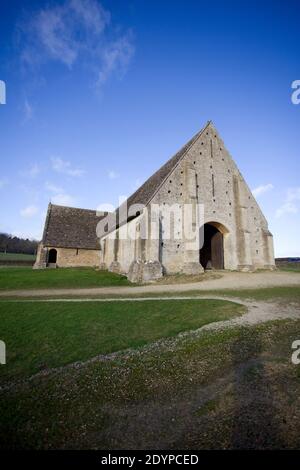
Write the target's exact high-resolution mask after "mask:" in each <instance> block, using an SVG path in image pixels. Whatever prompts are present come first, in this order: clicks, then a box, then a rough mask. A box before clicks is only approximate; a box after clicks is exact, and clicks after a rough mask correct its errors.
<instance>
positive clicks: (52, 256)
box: [48, 248, 57, 264]
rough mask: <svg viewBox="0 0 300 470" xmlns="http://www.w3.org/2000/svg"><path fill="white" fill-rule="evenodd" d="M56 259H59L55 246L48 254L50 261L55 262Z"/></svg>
mask: <svg viewBox="0 0 300 470" xmlns="http://www.w3.org/2000/svg"><path fill="white" fill-rule="evenodd" d="M56 260H57V250H56V249H55V248H51V250H49V254H48V263H53V264H55V263H56Z"/></svg>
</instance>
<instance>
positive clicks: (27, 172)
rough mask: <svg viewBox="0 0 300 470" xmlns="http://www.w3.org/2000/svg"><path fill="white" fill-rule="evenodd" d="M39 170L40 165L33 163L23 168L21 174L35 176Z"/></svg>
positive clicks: (29, 176)
mask: <svg viewBox="0 0 300 470" xmlns="http://www.w3.org/2000/svg"><path fill="white" fill-rule="evenodd" d="M40 172H41V168H40V166H39V165H38V164H37V163H33V164H32V165H30V167H29V168H28V169H27V170H23V171H22V172H21V175H22V176H25V177H28V178H35V177H36V176H37V175H38V174H40Z"/></svg>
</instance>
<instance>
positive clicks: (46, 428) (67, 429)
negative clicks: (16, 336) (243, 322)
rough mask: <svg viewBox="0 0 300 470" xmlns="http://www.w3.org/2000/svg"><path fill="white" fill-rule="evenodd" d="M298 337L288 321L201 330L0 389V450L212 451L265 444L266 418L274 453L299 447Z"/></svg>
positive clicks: (296, 324)
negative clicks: (238, 443) (240, 442)
mask: <svg viewBox="0 0 300 470" xmlns="http://www.w3.org/2000/svg"><path fill="white" fill-rule="evenodd" d="M299 331H300V321H292V320H289V321H276V322H268V323H266V324H263V325H256V326H252V327H239V328H238V327H236V328H233V329H230V330H229V329H227V330H220V331H218V330H217V331H206V332H205V331H203V332H202V334H201V335H199V336H194V335H190V336H188V337H184V338H181V339H180V340H179V341H178V343H177V344H176V347H174V348H169V347H168V346H165V347H161V348H149V349H148V350H147V351H146V352H145V353H144V354H135V355H132V356H130V355H118V356H117V357H116V358H114V359H112V360H111V361H97V362H94V363H90V364H87V365H86V366H85V367H83V368H79V369H69V370H62V371H60V372H57V373H55V374H50V375H49V376H47V377H36V378H34V379H33V380H32V381H30V382H27V383H26V384H20V385H19V386H15V387H13V388H11V389H8V390H6V391H5V390H3V391H2V392H0V393H1V420H0V447H2V448H27V449H30V448H31V449H53V448H54V449H55V448H56V449H57V448H59V449H97V448H98V449H107V448H109V449H111V448H113V449H120V448H121V449H128V448H132V449H137V448H156V449H159V448H161V443H162V442H163V443H164V445H165V447H166V448H169V449H173V448H174V449H176V448H179V446H181V448H182V449H208V448H218V449H220V448H228V447H230V446H234V445H235V442H234V440H235V439H236V436H240V435H242V436H243V435H244V436H245V434H246V435H247V438H248V439H249V440H251V439H253V440H252V448H253V447H254V448H255V446H256V447H257V446H259V445H260V446H265V447H268V446H269V447H270V446H271V447H272V446H273V447H275V446H276V442H273V441H272V440H271V439H272V438H270V434H269V432H270V429H269V423H270V419H271V418H272V419H273V420H275V423H276V420H279V424H278V426H277V427H276V429H277V431H278V433H279V438H280V439H281V441H280V442H279V446H277V448H279V447H280V444H281V446H282V447H284V448H285V447H286V448H299V432H298V431H299V393H300V381H299V379H300V374H299V371H300V368H299V366H294V365H293V364H292V363H291V360H290V357H291V343H292V341H293V340H294V339H295V338H297V332H299ZM240 366H242V368H240ZM254 367H255V368H256V370H254ZM220 379H222V380H224V382H220ZM207 387H208V388H207ZM274 407H275V409H274ZM268 413H270V414H271V418H270V416H269V414H268ZM271 422H272V421H271ZM185 423H186V424H187V427H186V428H184V427H182V424H185ZM128 430H129V432H128ZM126 431H127V432H126ZM183 431H184V432H183ZM251 433H252V434H251ZM259 433H261V435H260V434H259ZM261 436H262V437H261ZM260 439H261V440H260Z"/></svg>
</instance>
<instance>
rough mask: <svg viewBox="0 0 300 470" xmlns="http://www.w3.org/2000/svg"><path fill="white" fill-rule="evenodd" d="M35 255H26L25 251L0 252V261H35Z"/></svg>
mask: <svg viewBox="0 0 300 470" xmlns="http://www.w3.org/2000/svg"><path fill="white" fill-rule="evenodd" d="M35 258H36V255H27V254H25V253H1V252H0V261H5V260H13V261H18V260H21V261H35Z"/></svg>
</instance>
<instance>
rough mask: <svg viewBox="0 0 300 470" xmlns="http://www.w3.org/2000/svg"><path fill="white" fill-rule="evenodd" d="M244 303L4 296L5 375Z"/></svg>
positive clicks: (204, 319) (143, 338)
mask: <svg viewBox="0 0 300 470" xmlns="http://www.w3.org/2000/svg"><path fill="white" fill-rule="evenodd" d="M244 312H245V307H243V306H241V305H238V304H235V303H232V302H228V301H222V300H200V301H199V300H179V301H175V300H174V301H168V300H166V301H143V302H130V301H129V302H103V303H102V302H101V303H100V302H72V303H68V302H55V303H51V302H7V301H1V302H0V328H1V339H2V340H3V341H5V343H6V349H7V365H6V366H5V367H1V370H0V374H1V377H2V379H8V378H12V377H14V378H16V377H17V376H24V375H28V374H33V373H35V372H38V371H39V370H43V369H45V368H52V367H57V366H61V365H65V364H68V363H72V362H75V361H85V360H87V359H89V358H91V357H93V356H96V355H98V354H106V353H111V352H113V351H119V350H124V349H126V348H137V347H139V346H142V345H145V344H147V343H151V342H154V341H156V340H158V339H160V338H163V337H169V336H174V335H177V334H178V333H179V332H182V331H186V330H195V329H197V328H199V327H201V326H202V325H205V324H208V323H211V322H214V321H221V320H226V319H229V318H233V317H236V316H238V315H241V314H243V313H244Z"/></svg>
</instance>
